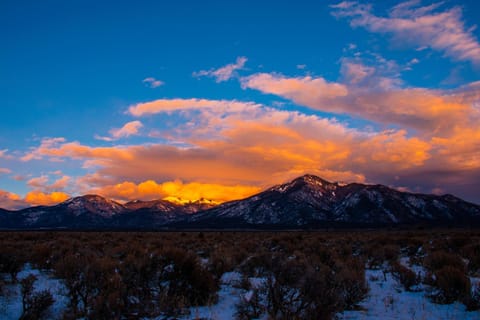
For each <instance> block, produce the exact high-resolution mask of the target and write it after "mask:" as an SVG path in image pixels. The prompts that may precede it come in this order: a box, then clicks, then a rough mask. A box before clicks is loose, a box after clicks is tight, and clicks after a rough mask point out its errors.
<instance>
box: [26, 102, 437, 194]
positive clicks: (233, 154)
mask: <svg viewBox="0 0 480 320" xmlns="http://www.w3.org/2000/svg"><path fill="white" fill-rule="evenodd" d="M145 105H147V106H149V108H147V109H144V108H143V106H144V105H143V104H139V105H136V106H134V107H133V108H132V109H131V110H132V111H133V113H135V112H138V113H136V114H138V115H143V116H146V115H149V116H152V115H153V114H155V113H159V112H170V113H175V116H176V117H180V118H179V119H180V122H181V123H183V124H181V125H179V124H178V123H177V124H176V125H175V128H167V129H171V130H168V131H169V134H170V135H172V139H175V140H176V141H182V142H183V143H184V145H182V146H176V145H166V144H163V143H162V144H148V145H131V146H112V147H91V146H87V145H83V144H80V143H78V142H63V143H58V144H56V145H54V146H50V147H49V148H45V147H44V146H42V144H41V145H40V146H39V148H37V149H35V150H33V151H32V152H34V153H35V154H36V155H37V156H39V157H44V158H50V157H56V158H57V157H61V158H64V159H68V158H70V159H78V160H81V161H83V162H84V167H88V169H89V171H92V170H93V173H90V174H89V175H87V176H85V177H83V178H81V179H78V180H77V183H78V184H79V185H83V187H78V189H79V190H88V191H89V192H91V190H103V191H102V192H104V194H105V195H108V196H114V195H115V194H117V195H116V196H115V197H116V198H118V199H125V200H126V199H131V198H133V197H135V196H141V195H142V194H141V193H140V191H138V186H139V185H141V184H142V183H144V182H146V181H150V180H151V181H155V183H156V184H158V185H163V183H164V182H165V181H176V180H177V179H179V180H180V181H182V183H183V185H190V184H192V183H198V184H201V185H207V184H213V185H219V186H222V188H224V189H225V190H229V189H228V188H227V187H230V186H244V187H246V188H247V187H248V188H250V187H251V188H252V189H250V190H259V188H264V187H268V186H271V185H273V184H277V183H281V182H284V181H285V180H287V179H290V178H294V177H296V176H298V175H301V174H304V173H313V174H318V175H320V176H322V177H325V178H327V179H331V180H341V181H347V182H352V181H357V182H364V181H368V178H367V177H368V176H367V175H365V172H369V171H368V170H370V169H371V170H377V171H382V172H384V174H390V173H391V172H392V171H395V170H398V171H402V170H408V169H411V168H412V167H419V166H422V165H423V164H424V163H425V161H428V160H429V159H430V158H431V146H430V144H429V142H428V141H424V140H422V139H421V138H418V137H409V136H408V134H407V133H406V132H405V131H401V130H388V131H380V132H372V131H366V132H363V131H360V130H358V129H353V128H349V127H348V126H347V125H346V124H343V123H340V122H338V121H336V120H334V119H326V118H321V117H318V116H314V115H305V114H303V113H300V112H295V111H286V110H277V109H274V108H271V107H267V106H263V105H258V104H253V103H249V102H238V101H224V100H202V99H186V100H181V99H172V100H167V99H162V100H157V101H153V102H150V103H146V104H145ZM232 106H234V107H232ZM146 110H148V112H146ZM182 119H185V121H182ZM372 168H373V169H372ZM149 185H151V184H149ZM193 185H194V184H193ZM193 185H192V186H193ZM207 189H208V188H207ZM122 190H130V191H128V192H129V193H128V192H127V191H122ZM131 190H133V191H131ZM145 190H146V189H145ZM152 190H156V191H155V192H154V193H153V194H150V196H151V197H153V196H159V195H160V196H163V195H165V196H167V195H166V193H161V192H160V191H161V190H164V189H159V188H153V189H152ZM159 190H160V191H159ZM182 190H183V189H182ZM240 190H241V188H240ZM99 192H100V191H99ZM122 192H123V195H122ZM159 192H160V193H159ZM192 194H195V193H192ZM127 195H128V196H127ZM145 195H148V193H145V194H144V195H143V196H145ZM232 195H234V197H237V196H240V195H239V194H234V193H232ZM180 197H182V198H183V197H185V196H181V195H180ZM205 197H206V196H205ZM230 199H231V198H229V199H228V200H230ZM214 200H217V201H223V200H227V199H226V198H225V199H223V200H222V199H221V198H217V199H214Z"/></svg>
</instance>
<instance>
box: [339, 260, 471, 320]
mask: <svg viewBox="0 0 480 320" xmlns="http://www.w3.org/2000/svg"><path fill="white" fill-rule="evenodd" d="M366 277H367V279H368V285H369V287H370V292H369V295H368V297H367V299H365V300H364V301H363V302H362V303H361V304H360V306H361V308H362V309H363V310H361V311H345V312H343V313H340V314H338V318H339V319H405V320H412V319H426V320H429V319H436V320H453V319H465V320H469V319H471V320H474V319H476V320H478V319H480V313H479V311H475V312H467V311H466V310H465V306H464V305H463V304H461V303H458V302H456V303H453V304H447V305H440V304H434V303H433V302H431V301H430V300H429V299H428V297H426V292H425V291H424V290H422V291H418V292H407V291H405V290H404V289H403V287H402V286H401V284H399V283H398V282H397V281H396V280H395V279H394V278H393V277H392V274H391V273H385V274H384V273H383V271H382V270H367V271H366Z"/></svg>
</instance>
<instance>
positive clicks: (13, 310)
mask: <svg viewBox="0 0 480 320" xmlns="http://www.w3.org/2000/svg"><path fill="white" fill-rule="evenodd" d="M31 274H33V275H34V276H36V277H37V281H35V283H34V292H40V291H43V290H48V291H50V293H51V294H52V296H53V299H54V300H55V302H54V303H53V305H52V306H51V307H50V310H49V313H48V315H47V318H48V319H61V318H62V313H63V311H64V310H65V309H66V307H67V305H68V302H69V300H68V298H67V297H66V296H65V293H66V290H67V289H66V288H65V286H64V285H63V283H62V282H61V281H60V280H58V279H55V278H53V277H52V276H51V275H50V274H49V273H48V272H45V271H42V270H38V269H33V268H32V267H31V265H30V264H29V263H27V264H25V266H24V268H23V270H22V271H20V272H19V273H18V275H17V279H18V280H19V281H20V280H21V279H24V278H26V277H27V276H29V275H31ZM21 315H22V296H21V289H20V284H18V283H17V284H8V285H6V286H5V293H4V294H3V295H0V319H18V318H20V316H21Z"/></svg>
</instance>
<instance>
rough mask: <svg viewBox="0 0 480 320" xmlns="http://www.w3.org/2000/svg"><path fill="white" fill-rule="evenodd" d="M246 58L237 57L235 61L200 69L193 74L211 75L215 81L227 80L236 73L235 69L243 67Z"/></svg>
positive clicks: (196, 75)
mask: <svg viewBox="0 0 480 320" xmlns="http://www.w3.org/2000/svg"><path fill="white" fill-rule="evenodd" d="M247 60H248V59H247V58H245V57H238V58H237V60H236V61H235V63H231V64H227V65H226V66H223V67H221V68H219V69H210V70H201V71H198V72H194V73H193V76H194V77H212V78H215V81H216V82H217V83H218V82H223V81H227V80H230V79H231V78H232V77H234V76H235V75H236V71H237V70H241V69H243V67H244V66H245V63H246V62H247Z"/></svg>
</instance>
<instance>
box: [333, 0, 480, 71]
mask: <svg viewBox="0 0 480 320" xmlns="http://www.w3.org/2000/svg"><path fill="white" fill-rule="evenodd" d="M442 4H443V2H441V3H434V4H431V5H428V6H422V5H421V1H420V0H413V1H407V2H403V3H400V4H398V5H397V6H395V7H393V8H392V9H391V10H390V11H389V14H388V16H386V17H382V16H377V15H375V14H374V13H373V10H372V6H371V5H369V4H361V3H359V2H356V1H353V2H352V1H344V2H340V3H338V4H336V5H332V6H331V8H332V9H333V10H332V15H334V16H335V17H338V18H347V19H349V20H350V25H351V26H352V27H364V28H366V29H367V30H369V31H371V32H375V33H383V34H391V35H392V36H393V39H394V41H396V42H401V43H407V44H411V45H414V46H416V47H417V48H422V49H423V48H426V47H428V48H431V49H434V50H437V51H440V52H443V53H444V54H445V56H448V57H450V58H452V59H454V60H459V61H470V62H472V63H474V64H476V65H478V64H480V43H479V42H478V40H477V39H476V38H475V36H474V34H473V32H472V30H473V29H468V28H466V27H465V23H464V20H463V19H462V9H461V8H460V7H453V8H450V9H444V10H443V11H441V10H439V8H440V7H441V5H442Z"/></svg>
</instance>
